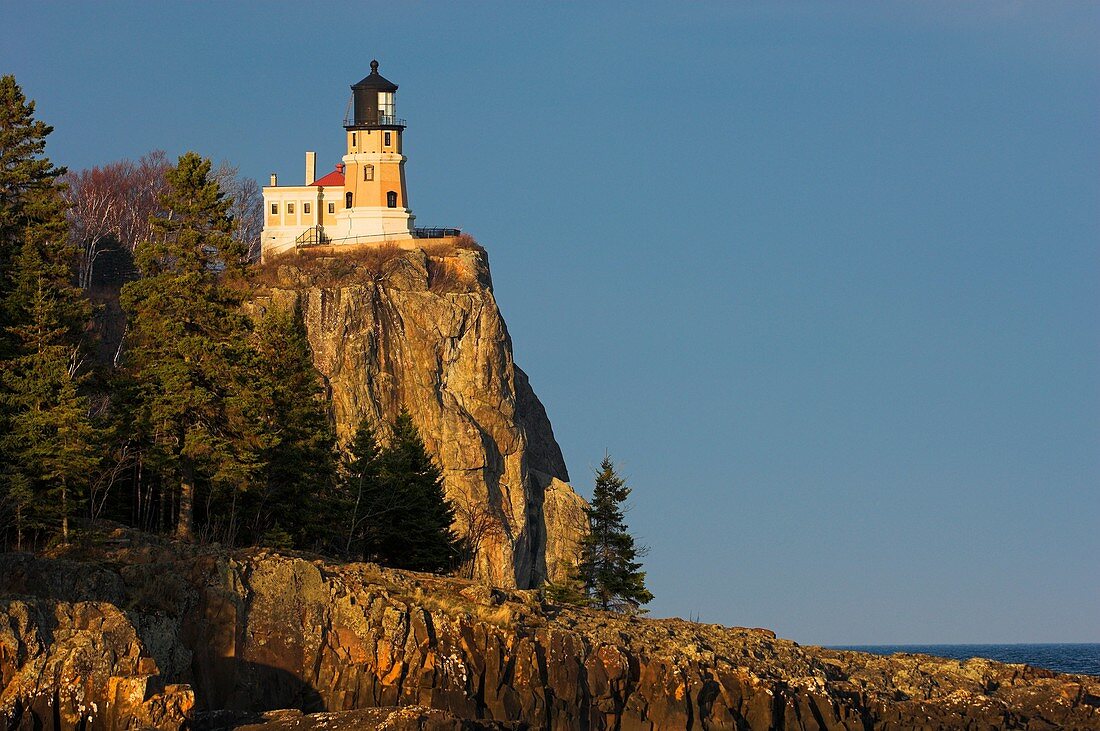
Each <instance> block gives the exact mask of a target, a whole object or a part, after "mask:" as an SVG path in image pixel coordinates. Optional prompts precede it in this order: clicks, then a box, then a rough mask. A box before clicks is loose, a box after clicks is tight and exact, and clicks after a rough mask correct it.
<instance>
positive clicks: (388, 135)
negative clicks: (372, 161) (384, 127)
mask: <svg viewBox="0 0 1100 731" xmlns="http://www.w3.org/2000/svg"><path fill="white" fill-rule="evenodd" d="M389 146H390V133H389V132H387V133H386V147H389Z"/></svg>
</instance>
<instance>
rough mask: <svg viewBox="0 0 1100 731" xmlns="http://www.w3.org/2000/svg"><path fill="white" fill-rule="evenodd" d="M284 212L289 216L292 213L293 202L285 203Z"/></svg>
mask: <svg viewBox="0 0 1100 731" xmlns="http://www.w3.org/2000/svg"><path fill="white" fill-rule="evenodd" d="M286 212H287V213H288V214H289V215H291V216H293V215H294V204H293V203H287V204H286Z"/></svg>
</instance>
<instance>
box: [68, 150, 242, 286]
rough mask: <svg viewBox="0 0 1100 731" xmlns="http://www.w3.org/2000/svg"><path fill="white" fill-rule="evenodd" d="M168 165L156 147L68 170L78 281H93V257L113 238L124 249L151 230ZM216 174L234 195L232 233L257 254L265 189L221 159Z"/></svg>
mask: <svg viewBox="0 0 1100 731" xmlns="http://www.w3.org/2000/svg"><path fill="white" fill-rule="evenodd" d="M171 167H172V164H171V163H170V162H169V161H168V155H167V154H165V152H164V150H154V151H153V152H150V153H148V154H146V155H143V156H142V157H141V158H140V159H139V160H137V161H136V162H135V161H133V160H119V161H117V162H111V163H107V164H105V165H97V166H96V167H92V168H89V169H87V170H80V171H77V172H68V173H66V174H65V177H64V180H65V182H66V183H68V190H67V191H66V197H67V200H68V202H69V206H70V207H69V223H70V232H71V233H70V235H71V236H72V237H73V241H74V243H75V244H76V245H77V246H78V247H79V248H80V250H81V260H80V286H81V287H83V288H85V289H87V288H88V287H89V286H90V285H91V282H92V271H93V269H94V267H95V262H96V259H97V258H98V257H99V255H100V254H102V253H103V252H104V251H106V250H108V249H109V248H111V246H112V244H114V245H117V246H120V247H122V248H124V249H126V250H128V251H133V250H134V247H135V246H137V245H138V244H139V243H140V242H142V241H147V240H148V239H149V237H150V236H152V234H153V229H152V225H151V224H150V223H149V221H150V219H151V218H152V217H153V216H156V215H164V214H165V212H164V211H163V210H162V209H161V205H160V197H161V194H162V193H163V192H164V189H165V186H166V183H165V173H167V172H168V170H169V169H170V168H171ZM214 179H215V180H217V181H218V186H219V187H220V188H221V190H222V192H223V193H225V195H226V197H228V198H230V199H231V200H232V203H231V205H230V208H229V212H230V215H231V216H232V217H233V220H234V221H235V223H236V228H235V230H234V232H233V238H234V239H235V240H237V241H239V242H242V243H244V244H245V245H246V247H247V248H248V253H249V259H250V260H252V259H258V258H259V255H260V232H261V231H262V229H263V194H262V192H261V190H260V186H259V184H258V183H257V182H256V181H255V180H253V179H252V178H245V177H242V176H241V175H240V172H239V170H238V168H237V167H236V166H235V165H232V164H230V163H229V162H225V161H223V162H222V163H221V164H220V165H219V166H218V168H217V170H215V171H214Z"/></svg>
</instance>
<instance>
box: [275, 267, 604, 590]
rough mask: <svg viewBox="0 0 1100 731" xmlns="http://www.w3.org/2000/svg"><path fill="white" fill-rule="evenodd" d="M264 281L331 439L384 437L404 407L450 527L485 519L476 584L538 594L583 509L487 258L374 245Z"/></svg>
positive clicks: (556, 568) (562, 557)
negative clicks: (452, 508)
mask: <svg viewBox="0 0 1100 731" xmlns="http://www.w3.org/2000/svg"><path fill="white" fill-rule="evenodd" d="M263 275H264V276H265V277H266V280H267V281H266V284H267V285H268V286H267V288H266V289H265V290H262V291H261V292H260V295H259V296H258V297H257V299H256V301H255V306H256V307H257V309H258V311H259V312H260V313H261V314H262V312H263V311H264V310H265V309H266V308H269V307H278V308H293V307H299V308H300V309H301V311H302V314H303V316H304V319H305V323H306V328H307V330H308V335H309V341H310V345H311V346H312V348H313V353H314V362H315V364H316V366H317V369H318V370H319V371H320V372H321V373H322V374H323V375H324V377H325V379H326V381H327V384H328V387H329V390H330V393H331V396H332V403H333V408H334V411H335V417H336V425H337V430H338V433H339V435H340V436H341V437H342V438H344V439H346V438H347V437H349V436H350V434H351V433H352V432H354V430H355V428H356V427H357V426H358V425H359V423H360V422H361V421H362V420H363V419H364V418H366V419H369V420H370V421H371V422H372V424H374V425H375V426H376V427H377V428H378V429H379V431H380V432H381V433H382V435H383V436H384V435H385V434H386V431H387V423H389V422H392V421H393V420H394V419H395V418H396V416H397V414H398V413H399V412H400V410H401V409H402V408H404V409H407V410H408V411H409V413H410V415H411V416H412V419H413V421H414V422H415V424H416V425H417V427H418V428H419V429H420V432H421V434H422V435H423V437H424V441H425V443H426V444H427V446H428V448H429V449H430V450H431V451H432V453H433V454H435V455H436V457H437V458H438V460H439V462H440V465H441V466H442V468H443V474H444V481H445V487H446V492H447V495H448V497H449V498H450V499H451V500H452V501H453V502H454V503H455V505H456V506H457V508H458V513H459V517H458V520H457V527H458V529H459V530H460V531H463V530H464V529H465V525H464V524H481V525H483V526H484V524H485V522H486V521H484V520H482V518H483V517H484V514H486V513H487V514H488V516H489V517H490V518H491V523H492V529H491V530H485V529H484V528H482V530H481V533H482V535H480V536H479V541H478V542H479V551H478V557H477V560H476V575H477V576H478V577H479V578H482V579H483V580H485V581H487V582H489V583H492V584H494V585H501V586H518V587H534V586H538V585H539V584H540V583H541V582H542V581H543V580H544V579H545V578H547V577H548V576H549V577H551V578H555V577H556V576H557V575H558V574H560V572H561V571H562V567H563V566H568V565H570V562H571V561H574V560H575V558H574V554H572V553H563V551H572V550H573V548H574V547H575V544H576V540H577V539H578V538H579V537H580V533H579V532H578V531H579V530H583V526H584V525H585V523H584V516H583V513H582V512H581V511H582V509H583V505H584V503H583V501H582V500H580V498H578V497H577V496H576V494H575V493H573V492H572V489H571V488H570V487H569V486H568V484H567V482H568V480H569V475H568V473H567V472H566V469H565V461H564V460H563V459H562V455H561V449H560V448H559V447H558V444H557V442H556V441H555V440H554V434H553V430H552V429H551V427H550V421H549V419H547V417H546V411H545V410H544V409H543V406H542V404H541V403H540V402H539V400H538V398H537V397H536V396H535V393H534V391H532V390H531V386H530V383H529V381H528V379H527V376H526V374H524V373H523V371H521V370H520V369H519V368H517V367H516V366H515V364H514V362H513V360H512V344H511V339H510V338H509V336H508V330H507V327H506V326H505V324H504V320H503V319H502V318H501V315H500V311H499V310H498V308H497V303H496V300H495V298H494V297H493V289H492V280H491V276H490V273H489V265H488V260H487V257H486V255H485V253H484V251H482V250H481V249H480V248H478V247H476V245H474V246H472V247H471V248H456V247H454V246H442V247H441V246H436V247H435V248H434V249H432V248H429V249H428V251H423V250H412V251H403V250H398V249H396V248H392V249H386V248H383V249H375V250H371V251H364V252H359V253H354V252H352V253H348V254H345V255H343V256H340V257H337V258H323V257H322V258H302V259H283V260H278V261H276V262H274V263H271V264H268V265H266V269H265V270H264V272H263ZM540 475H541V476H540ZM550 485H552V486H553V487H552V489H553V491H554V495H553V497H552V500H553V507H552V510H553V511H554V517H553V522H552V523H549V524H548V523H547V521H546V519H545V491H546V488H547V487H548V486H550ZM578 526H579V528H578ZM563 531H565V532H563ZM558 578H560V576H558Z"/></svg>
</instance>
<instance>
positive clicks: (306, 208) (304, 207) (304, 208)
mask: <svg viewBox="0 0 1100 731" xmlns="http://www.w3.org/2000/svg"><path fill="white" fill-rule="evenodd" d="M302 213H307V214H308V213H309V204H308V203H303V204H302Z"/></svg>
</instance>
